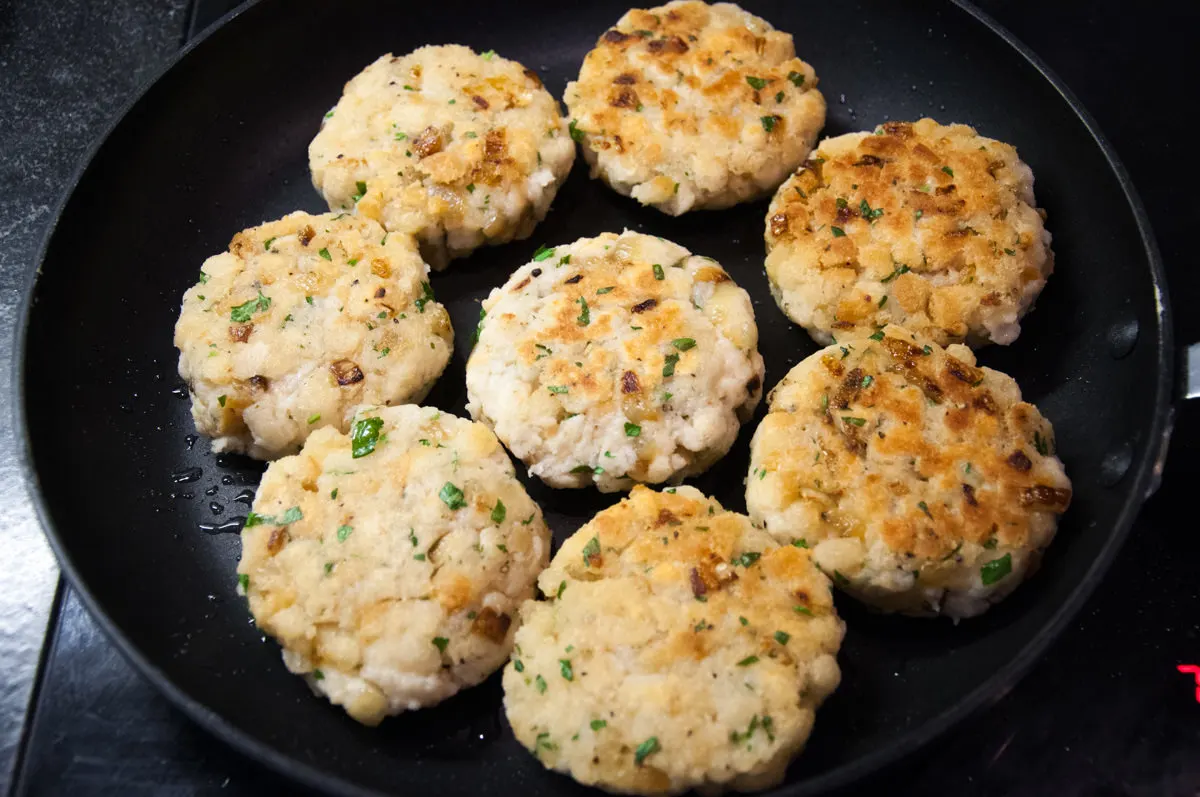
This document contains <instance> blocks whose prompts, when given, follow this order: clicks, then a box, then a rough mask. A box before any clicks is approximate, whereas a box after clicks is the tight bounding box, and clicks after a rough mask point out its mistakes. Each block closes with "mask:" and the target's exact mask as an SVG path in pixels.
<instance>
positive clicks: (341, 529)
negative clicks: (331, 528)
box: [337, 525, 354, 542]
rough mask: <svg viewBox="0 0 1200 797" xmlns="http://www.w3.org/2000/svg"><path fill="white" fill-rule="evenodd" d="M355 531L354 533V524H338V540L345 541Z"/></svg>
mask: <svg viewBox="0 0 1200 797" xmlns="http://www.w3.org/2000/svg"><path fill="white" fill-rule="evenodd" d="M353 533H354V527H353V526H345V525H342V526H338V530H337V538H338V542H345V541H346V538H347V537H349V536H350V535H351V534H353Z"/></svg>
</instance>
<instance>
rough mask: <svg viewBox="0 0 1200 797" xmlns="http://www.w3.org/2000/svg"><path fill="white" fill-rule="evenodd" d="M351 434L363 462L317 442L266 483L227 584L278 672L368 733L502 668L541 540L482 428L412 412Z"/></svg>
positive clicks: (542, 562) (324, 435)
mask: <svg viewBox="0 0 1200 797" xmlns="http://www.w3.org/2000/svg"><path fill="white" fill-rule="evenodd" d="M358 422H359V423H366V424H367V426H366V427H365V428H367V429H370V428H372V425H373V424H377V426H374V432H375V443H374V448H373V450H372V451H370V452H369V453H366V454H364V455H361V456H359V457H355V456H354V455H353V454H354V444H352V442H351V438H350V437H348V436H347V435H344V434H341V433H340V432H338V431H336V430H335V429H332V428H328V427H326V428H324V429H321V430H319V431H317V432H315V433H314V434H313V435H312V436H311V437H310V438H309V440H308V442H307V443H306V444H305V446H304V450H303V451H301V452H300V454H298V455H297V456H293V457H287V458H285V459H281V460H279V461H277V462H274V463H272V464H271V465H270V466H269V467H268V468H267V472H266V474H265V475H264V476H263V480H262V484H261V486H260V487H259V490H258V496H257V497H256V498H255V500H254V512H253V513H252V514H251V515H250V517H249V518H248V519H247V521H246V527H245V529H244V530H243V532H242V559H241V562H240V563H239V565H238V574H239V578H240V579H241V581H242V587H241V589H242V591H244V592H245V593H246V594H247V596H248V598H249V602H250V611H251V612H252V613H253V615H254V619H255V621H256V622H257V623H258V626H259V627H260V628H261V629H262V630H263V631H265V632H266V633H268V634H270V635H271V636H273V637H274V638H275V639H276V640H278V641H279V644H280V645H281V646H282V647H283V660H284V662H285V663H286V664H287V667H288V669H289V670H291V671H292V672H294V673H296V674H298V675H303V676H304V677H305V679H306V680H307V681H308V683H309V685H310V686H311V687H312V688H313V689H314V691H316V692H317V693H318V694H322V695H325V696H326V697H327V698H329V700H331V701H332V702H333V703H335V704H337V705H339V706H341V707H343V708H344V709H345V710H346V711H347V713H349V714H350V716H351V717H353V718H354V719H356V720H358V721H359V722H362V723H364V724H367V725H374V724H376V723H378V722H379V721H380V720H381V719H382V718H383V717H384V716H386V715H388V714H396V713H399V712H401V711H407V710H413V709H418V708H421V707H423V706H429V705H433V704H434V703H438V702H440V701H442V700H445V699H446V698H447V697H450V696H451V695H453V694H454V693H455V692H457V691H459V690H460V689H463V688H465V687H469V686H473V685H475V684H477V683H479V682H480V681H482V680H483V679H484V678H486V677H487V676H488V675H489V674H490V673H492V672H493V671H495V670H496V669H498V668H499V667H500V666H501V665H502V664H503V663H504V661H505V659H507V658H508V654H509V651H510V650H511V648H512V640H513V634H514V633H515V632H516V620H517V617H516V610H517V608H518V607H519V606H520V604H521V602H522V601H523V600H525V599H527V598H529V597H531V596H532V594H533V586H534V581H535V579H536V578H537V574H538V573H539V572H541V570H542V568H544V567H545V566H546V561H547V559H548V555H549V550H550V532H549V530H548V529H547V528H546V524H545V522H544V521H543V519H542V513H541V511H540V510H539V509H538V507H537V505H536V504H534V502H533V501H532V500H531V499H530V498H529V496H528V495H527V494H526V493H525V490H524V488H522V487H521V484H520V482H518V481H517V480H516V478H515V477H514V475H513V471H512V466H511V464H510V463H509V460H508V457H507V456H505V454H504V451H503V449H502V448H501V447H500V444H499V442H498V441H497V440H496V438H495V436H494V435H492V433H491V432H489V431H488V430H487V429H486V428H485V427H483V426H481V425H479V424H477V423H472V422H470V421H466V420H463V419H460V418H456V417H454V416H452V415H447V414H446V413H442V412H439V411H437V410H436V409H433V408H426V407H416V406H412V405H409V406H403V407H390V408H373V407H364V408H362V410H361V411H360V413H359V415H358ZM359 436H360V435H359V434H356V437H359ZM360 447H361V442H360ZM447 485H449V487H448V486H447Z"/></svg>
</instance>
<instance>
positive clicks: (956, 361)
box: [746, 326, 1071, 619]
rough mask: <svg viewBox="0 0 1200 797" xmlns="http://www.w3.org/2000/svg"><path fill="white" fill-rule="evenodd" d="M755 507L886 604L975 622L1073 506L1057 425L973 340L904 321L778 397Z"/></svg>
mask: <svg viewBox="0 0 1200 797" xmlns="http://www.w3.org/2000/svg"><path fill="white" fill-rule="evenodd" d="M746 484H747V487H746V506H747V508H748V509H749V512H750V517H751V518H753V519H754V522H755V523H756V524H758V525H760V526H762V527H763V528H765V529H767V530H768V531H769V532H771V533H772V534H773V535H774V536H775V537H776V539H778V540H779V541H781V542H797V543H798V544H802V545H806V546H808V547H810V548H811V549H812V551H813V559H814V560H815V561H816V563H817V565H818V566H820V567H821V569H822V570H824V571H825V572H826V573H827V574H829V575H830V576H831V577H833V579H834V582H835V583H836V584H837V585H839V586H840V587H842V588H843V589H845V590H846V591H847V592H849V593H850V594H852V595H854V596H855V597H857V598H859V599H861V600H862V601H864V602H866V603H868V604H871V605H873V606H876V607H878V608H880V609H883V610H885V611H899V612H903V613H905V614H913V615H935V614H939V613H941V614H945V615H948V616H950V617H953V618H956V619H957V618H961V617H970V616H972V615H976V614H979V613H981V612H983V611H984V610H985V609H987V607H988V606H989V605H990V604H992V603H995V602H997V601H998V600H1000V599H1001V598H1003V597H1004V596H1005V595H1007V594H1009V593H1010V592H1011V591H1012V590H1013V589H1015V588H1016V587H1017V586H1018V585H1019V584H1020V583H1021V581H1022V580H1023V579H1024V578H1025V577H1026V576H1027V575H1029V573H1031V572H1032V569H1033V567H1034V566H1035V565H1036V564H1037V562H1038V560H1039V558H1040V556H1041V554H1042V551H1043V550H1044V549H1045V548H1046V546H1048V545H1049V544H1050V542H1051V540H1052V539H1053V538H1054V533H1055V530H1056V528H1057V526H1058V518H1059V515H1061V514H1062V513H1063V512H1065V511H1066V509H1067V506H1068V505H1069V504H1070V501H1071V482H1070V480H1068V479H1067V476H1066V473H1065V472H1064V470H1063V464H1062V462H1061V461H1059V459H1058V457H1057V456H1055V446H1054V430H1053V428H1051V425H1050V422H1049V421H1047V420H1046V419H1045V418H1044V417H1042V415H1041V413H1039V412H1038V410H1037V408H1036V407H1034V406H1033V405H1032V404H1028V403H1026V402H1024V401H1022V400H1021V391H1020V388H1018V387H1017V383H1016V382H1015V381H1014V380H1013V379H1012V378H1011V377H1009V376H1006V375H1004V374H1002V373H1000V372H999V371H993V370H992V369H990V368H979V367H976V366H975V360H974V357H973V356H972V354H971V352H970V350H969V349H967V348H966V347H965V346H962V345H954V346H951V347H950V350H948V351H947V350H943V349H942V348H941V347H940V346H938V345H937V344H936V343H934V342H933V341H932V340H931V339H929V338H926V337H922V336H919V335H914V334H913V333H911V332H909V331H907V330H905V329H903V328H901V327H897V326H888V327H887V328H885V329H883V330H880V331H879V332H877V333H875V334H874V335H873V336H871V337H865V338H854V339H850V340H846V341H841V342H839V343H838V344H835V345H833V346H830V347H828V348H826V349H824V350H822V351H820V352H817V353H816V354H814V355H812V356H811V357H809V358H808V359H806V360H804V361H803V362H801V363H800V364H799V365H797V366H796V367H795V368H793V369H792V371H791V373H789V374H788V375H787V376H786V377H785V378H784V380H783V381H782V382H780V383H779V385H777V386H776V387H775V388H774V390H773V391H772V393H771V397H770V409H769V411H768V413H767V417H766V418H765V419H763V422H762V424H761V425H760V426H759V427H758V429H757V431H756V432H755V435H754V439H753V441H752V442H751V446H750V474H749V476H748V478H747V483H746Z"/></svg>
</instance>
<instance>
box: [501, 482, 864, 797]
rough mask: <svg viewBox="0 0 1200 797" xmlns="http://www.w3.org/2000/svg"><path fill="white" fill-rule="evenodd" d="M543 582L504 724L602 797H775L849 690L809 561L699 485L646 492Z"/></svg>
mask: <svg viewBox="0 0 1200 797" xmlns="http://www.w3.org/2000/svg"><path fill="white" fill-rule="evenodd" d="M538 584H539V587H540V589H541V591H542V593H543V594H544V595H546V596H547V599H546V600H543V601H529V602H526V603H525V604H524V606H522V608H521V616H522V626H521V629H520V630H519V631H518V632H517V639H516V642H517V644H516V647H515V648H514V654H513V660H512V661H511V662H510V663H509V664H508V666H507V667H506V668H505V670H504V707H505V711H506V712H507V715H508V721H509V723H510V724H511V725H512V728H513V732H514V733H515V734H516V737H517V739H518V741H520V742H521V744H523V745H525V747H527V748H528V749H529V750H530V752H532V753H533V754H534V755H535V756H537V757H538V759H539V760H540V761H541V762H542V764H544V765H545V766H546V767H549V768H551V769H555V770H558V771H560V772H565V773H567V774H569V775H570V776H571V777H573V778H575V779H576V780H577V781H579V782H580V783H583V784H586V785H589V786H599V787H600V788H603V789H605V790H607V791H611V792H617V793H625V794H678V793H681V792H685V791H688V790H689V789H698V790H700V791H701V792H702V793H705V794H713V793H719V792H722V791H725V790H727V789H737V790H743V791H745V790H752V789H761V788H766V787H769V786H773V785H775V784H777V783H779V782H780V781H781V780H782V779H783V776H784V771H785V769H786V768H787V765H788V762H789V761H791V759H792V758H793V757H795V756H796V755H797V754H798V753H799V752H800V750H801V749H802V748H803V746H804V743H805V741H806V739H807V738H808V735H809V732H810V731H811V729H812V725H813V719H814V715H815V713H816V710H817V708H818V707H819V706H820V704H821V702H822V701H823V700H824V699H825V698H826V697H827V696H828V695H829V694H830V693H832V692H833V690H834V689H835V688H836V687H837V685H838V681H839V679H840V671H839V669H838V665H837V660H836V655H837V651H838V647H839V646H840V644H841V641H842V636H843V633H844V626H843V624H842V622H841V620H839V619H838V617H837V614H836V612H835V610H834V607H833V603H832V600H831V596H830V587H829V581H828V579H826V578H825V576H823V575H822V574H821V572H820V571H819V570H818V569H817V568H816V567H814V566H813V563H812V561H811V559H810V552H809V551H807V550H803V549H801V548H797V547H794V546H790V545H785V546H777V545H776V544H775V542H774V541H773V540H772V539H771V537H770V536H769V535H768V534H767V533H765V532H763V531H760V530H758V529H756V528H754V527H753V526H752V525H751V524H750V521H749V519H748V518H746V517H745V516H744V515H739V514H735V513H733V512H727V511H725V510H724V509H723V508H721V505H720V504H718V503H717V502H716V501H715V500H713V499H711V498H706V497H705V496H704V495H702V494H701V493H700V492H699V491H698V490H696V489H694V488H692V487H679V488H675V489H668V490H665V491H663V492H654V491H652V490H650V489H648V488H645V487H642V486H638V487H635V488H634V489H633V492H632V493H631V494H630V495H629V496H628V497H627V498H626V499H624V500H623V501H621V502H620V503H619V504H617V505H615V506H613V507H610V508H609V509H606V510H604V511H603V512H601V513H600V514H598V515H596V517H595V518H593V519H592V520H591V522H589V523H588V524H587V525H585V526H584V527H583V528H581V529H580V530H579V531H578V532H576V533H575V534H574V535H573V536H572V537H571V538H570V539H568V540H567V541H566V542H565V543H563V546H562V548H561V549H560V550H559V551H558V553H557V554H556V555H555V557H554V560H553V561H552V562H551V564H550V567H549V568H548V569H547V570H546V571H545V572H543V573H542V575H541V577H540V578H539V580H538Z"/></svg>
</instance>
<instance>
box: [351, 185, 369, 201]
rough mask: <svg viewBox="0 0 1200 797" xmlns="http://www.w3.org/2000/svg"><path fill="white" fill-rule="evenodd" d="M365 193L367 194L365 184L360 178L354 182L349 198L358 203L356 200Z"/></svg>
mask: <svg viewBox="0 0 1200 797" xmlns="http://www.w3.org/2000/svg"><path fill="white" fill-rule="evenodd" d="M366 195H367V184H366V183H364V182H363V181H362V180H359V181H358V182H356V183H355V184H354V195H353V196H351V197H350V198H351V199H353V200H354V203H355V204H358V200H360V199H362V198H363V197H364V196H366Z"/></svg>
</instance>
